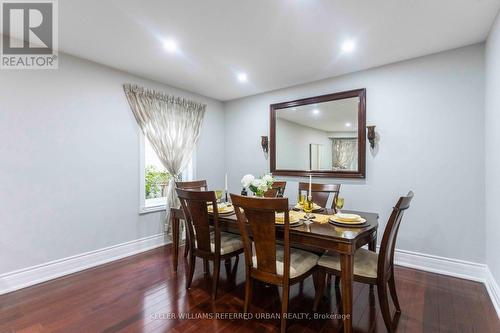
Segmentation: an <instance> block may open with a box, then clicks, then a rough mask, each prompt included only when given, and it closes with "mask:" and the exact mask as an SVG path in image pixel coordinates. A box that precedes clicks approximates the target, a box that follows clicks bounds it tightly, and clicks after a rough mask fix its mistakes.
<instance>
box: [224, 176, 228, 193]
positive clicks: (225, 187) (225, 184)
mask: <svg viewBox="0 0 500 333" xmlns="http://www.w3.org/2000/svg"><path fill="white" fill-rule="evenodd" d="M224 189H225V190H226V192H227V173H226V175H225V176H224Z"/></svg>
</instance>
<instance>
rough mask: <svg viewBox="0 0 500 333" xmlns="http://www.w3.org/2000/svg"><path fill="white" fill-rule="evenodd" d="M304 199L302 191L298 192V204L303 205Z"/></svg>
mask: <svg viewBox="0 0 500 333" xmlns="http://www.w3.org/2000/svg"><path fill="white" fill-rule="evenodd" d="M305 201H306V196H305V195H304V194H302V193H300V194H299V205H301V206H304V202H305Z"/></svg>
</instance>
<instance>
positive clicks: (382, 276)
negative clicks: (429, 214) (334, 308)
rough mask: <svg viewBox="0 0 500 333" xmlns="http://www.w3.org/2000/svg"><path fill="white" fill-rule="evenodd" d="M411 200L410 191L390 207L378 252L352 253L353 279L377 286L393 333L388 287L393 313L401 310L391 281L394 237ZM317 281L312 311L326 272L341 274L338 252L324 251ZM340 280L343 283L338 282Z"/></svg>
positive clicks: (319, 294) (323, 283) (386, 322)
mask: <svg viewBox="0 0 500 333" xmlns="http://www.w3.org/2000/svg"><path fill="white" fill-rule="evenodd" d="M412 199H413V192H412V191H410V192H408V195H407V196H405V197H401V198H399V200H398V202H397V203H396V206H394V208H393V209H392V214H391V216H390V217H389V221H388V222H387V226H386V227H385V230H384V235H383V237H382V244H381V245H380V252H379V253H378V254H377V253H376V252H372V251H369V250H365V249H363V248H360V249H358V250H357V251H356V253H355V254H354V281H357V282H361V283H365V284H369V285H375V286H377V294H378V299H379V303H380V309H381V311H382V317H383V318H384V323H385V326H386V328H387V330H388V331H389V332H393V331H394V329H393V326H394V325H393V320H392V318H391V313H390V310H389V299H388V296H387V287H389V291H390V294H391V298H392V301H393V303H394V306H395V308H396V315H399V314H400V313H401V307H400V305H399V300H398V295H397V292H396V284H395V281H394V249H395V248H396V238H397V235H398V231H399V226H400V224H401V220H402V218H403V214H404V211H405V210H407V209H408V208H409V207H410V202H411V200H412ZM318 268H319V273H318V275H319V279H318V280H319V281H318V288H317V292H316V297H315V301H314V311H316V309H317V308H318V305H319V302H320V300H321V297H322V296H323V293H324V289H325V280H326V275H327V274H333V275H335V276H336V277H337V278H339V277H340V256H339V254H337V253H326V254H324V255H323V256H321V258H320V259H319V261H318ZM341 283H342V282H341Z"/></svg>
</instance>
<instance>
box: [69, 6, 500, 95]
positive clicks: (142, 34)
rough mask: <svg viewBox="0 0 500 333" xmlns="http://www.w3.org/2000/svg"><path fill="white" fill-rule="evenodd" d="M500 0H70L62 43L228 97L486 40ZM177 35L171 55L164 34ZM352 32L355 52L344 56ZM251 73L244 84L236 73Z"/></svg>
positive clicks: (117, 64) (118, 64) (77, 52)
mask: <svg viewBox="0 0 500 333" xmlns="http://www.w3.org/2000/svg"><path fill="white" fill-rule="evenodd" d="M499 7H500V0H369V1H367V0H348V1H347V0H273V1H270V0H238V1H235V0H210V1H200V0H177V1H174V0H171V1H166V0H149V1H139V0H108V1H102V0H63V1H59V36H60V43H59V45H60V49H61V50H62V51H63V52H66V53H70V54H73V55H77V56H80V57H83V58H87V59H90V60H93V61H96V62H98V63H102V64H105V65H109V66H112V67H115V68H118V69H122V70H124V71H128V72H131V73H134V74H137V75H140V76H144V77H146V78H150V79H153V80H157V81H160V82H163V83H166V84H169V85H173V86H176V87H180V88H183V89H187V90H190V91H193V92H197V93H200V94H203V95H206V96H210V97H213V98H216V99H219V100H229V99H234V98H239V97H243V96H248V95H253V94H257V93H261V92H265V91H270V90H274V89H279V88H283V87H287V86H292V85H296V84H301V83H305V82H310V81H315V80H318V79H322V78H327V77H332V76H336V75H340V74H345V73H349V72H353V71H358V70H361V69H366V68H370V67H374V66H379V65H383V64H388V63H392V62H395V61H399V60H404V59H409V58H414V57H417V56H421V55H426V54H431V53H435V52H438V51H442V50H446V49H451V48H456V47H460V46H464V45H469V44H473V43H478V42H481V41H484V40H485V38H486V37H487V34H488V31H489V29H490V26H491V24H492V22H493V20H494V18H495V16H496V14H497V12H498V9H499ZM165 38H175V40H176V41H177V43H178V45H179V48H180V52H179V53H177V54H169V53H167V52H166V51H165V50H164V49H163V48H162V40H163V39H165ZM346 38H352V39H354V40H355V41H356V44H357V48H356V50H355V51H354V52H353V53H352V54H349V55H347V54H341V52H340V48H341V44H342V42H343V41H344V40H345V39H346ZM240 71H244V72H246V73H247V74H248V80H249V81H248V82H247V83H245V84H240V83H238V82H237V80H236V78H235V76H236V73H238V72H240Z"/></svg>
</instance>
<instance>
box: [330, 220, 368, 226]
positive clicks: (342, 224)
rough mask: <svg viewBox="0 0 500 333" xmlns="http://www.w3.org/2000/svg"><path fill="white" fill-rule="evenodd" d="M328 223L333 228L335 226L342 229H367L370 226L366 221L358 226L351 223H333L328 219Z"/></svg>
mask: <svg viewBox="0 0 500 333" xmlns="http://www.w3.org/2000/svg"><path fill="white" fill-rule="evenodd" d="M328 223H330V224H332V225H334V226H337V227H342V228H364V227H368V226H369V225H370V223H368V222H366V221H365V222H363V223H360V224H353V223H342V222H335V221H333V220H332V219H330V220H329V221H328Z"/></svg>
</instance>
